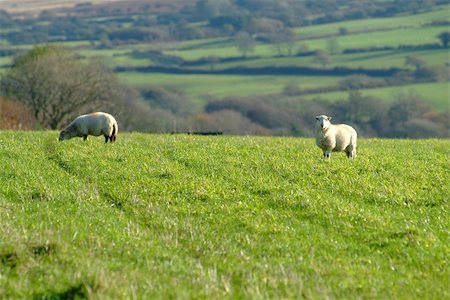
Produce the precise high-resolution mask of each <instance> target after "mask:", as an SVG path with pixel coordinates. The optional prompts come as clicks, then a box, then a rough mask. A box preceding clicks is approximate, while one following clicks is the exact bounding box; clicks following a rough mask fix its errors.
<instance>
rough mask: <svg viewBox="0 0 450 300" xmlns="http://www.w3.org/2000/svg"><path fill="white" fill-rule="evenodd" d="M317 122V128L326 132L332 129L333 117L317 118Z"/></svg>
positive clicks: (321, 116)
mask: <svg viewBox="0 0 450 300" xmlns="http://www.w3.org/2000/svg"><path fill="white" fill-rule="evenodd" d="M316 120H317V127H318V128H320V129H321V130H326V129H327V128H328V127H330V125H331V123H330V121H331V117H327V116H325V115H320V116H316Z"/></svg>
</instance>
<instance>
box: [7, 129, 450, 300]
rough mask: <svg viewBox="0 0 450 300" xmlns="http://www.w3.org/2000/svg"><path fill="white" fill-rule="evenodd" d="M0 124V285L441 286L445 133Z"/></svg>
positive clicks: (418, 294)
mask: <svg viewBox="0 0 450 300" xmlns="http://www.w3.org/2000/svg"><path fill="white" fill-rule="evenodd" d="M57 136H58V133H57V132H51V131H50V132H0V161H1V166H2V167H1V168H0V236H1V239H0V275H1V276H0V295H1V298H2V299H86V298H87V299H129V298H134V299H263V298H264V299H297V298H300V299H303V298H308V299H448V298H449V297H450V293H449V289H448V278H449V275H450V274H449V269H448V264H449V257H448V253H449V250H450V249H449V245H448V240H449V233H448V224H449V215H448V210H449V206H448V204H449V202H448V199H450V190H449V189H448V186H449V185H450V176H449V175H450V174H449V169H448V162H449V161H448V158H449V155H450V142H449V141H448V140H382V139H360V141H359V145H358V147H359V148H358V157H357V158H356V159H355V160H353V161H350V160H348V159H347V158H346V157H345V155H344V154H342V153H336V154H333V155H332V158H331V160H330V161H324V160H323V159H322V157H321V156H322V155H321V151H320V150H319V149H318V148H317V147H316V146H315V145H314V141H313V140H312V139H299V138H262V137H231V136H228V137H227V136H222V137H199V136H189V135H148V134H147V135H146V134H136V133H132V134H130V133H125V134H124V133H119V136H118V139H117V142H116V144H113V145H110V144H108V145H105V144H103V139H102V138H98V139H95V138H90V139H89V140H88V141H87V142H83V141H82V140H81V139H75V140H70V141H66V142H62V143H59V142H58V141H57Z"/></svg>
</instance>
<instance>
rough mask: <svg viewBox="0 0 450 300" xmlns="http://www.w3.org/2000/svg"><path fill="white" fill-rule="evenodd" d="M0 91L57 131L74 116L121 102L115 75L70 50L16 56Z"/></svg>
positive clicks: (49, 48)
mask: <svg viewBox="0 0 450 300" xmlns="http://www.w3.org/2000/svg"><path fill="white" fill-rule="evenodd" d="M0 91H1V93H2V94H5V95H6V96H8V98H10V99H13V100H16V101H19V102H22V103H23V104H25V105H26V106H27V107H28V108H29V109H30V111H31V112H32V113H33V115H34V117H35V118H36V120H37V121H38V122H39V123H40V124H41V125H42V126H44V127H47V128H50V129H57V128H59V127H60V126H61V125H63V123H64V122H67V120H68V119H71V118H72V117H73V116H74V115H77V114H80V113H83V112H88V111H92V110H98V109H100V108H104V107H108V106H111V103H115V102H122V99H121V98H123V92H122V90H121V85H120V84H119V82H118V80H117V78H116V77H115V75H114V74H113V73H112V72H111V71H109V70H107V69H106V68H105V67H103V66H102V65H101V64H100V63H98V62H93V61H89V62H87V61H82V60H80V59H79V58H77V57H76V56H75V55H74V54H73V53H71V52H70V51H69V50H67V49H64V48H60V47H54V46H37V47H34V48H33V49H32V50H30V51H29V52H27V53H25V54H24V55H22V56H20V57H17V58H16V59H15V61H14V64H13V67H12V68H11V69H10V70H9V71H8V72H6V73H5V75H4V76H3V77H2V79H1V81H0Z"/></svg>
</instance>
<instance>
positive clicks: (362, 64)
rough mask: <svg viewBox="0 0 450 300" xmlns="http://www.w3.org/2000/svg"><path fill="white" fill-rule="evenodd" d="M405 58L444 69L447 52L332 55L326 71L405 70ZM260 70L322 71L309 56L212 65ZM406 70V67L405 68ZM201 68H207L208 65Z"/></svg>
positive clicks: (373, 52) (406, 51) (264, 58)
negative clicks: (336, 68) (274, 68)
mask: <svg viewBox="0 0 450 300" xmlns="http://www.w3.org/2000/svg"><path fill="white" fill-rule="evenodd" d="M408 56H416V57H418V58H421V59H423V60H424V61H425V62H426V63H427V64H428V65H429V66H444V65H445V63H446V62H447V61H448V59H449V54H448V50H447V49H444V48H442V49H434V50H384V51H371V52H365V53H352V54H336V55H332V56H330V63H329V64H328V65H327V66H326V67H338V66H341V67H342V66H345V67H348V68H369V69H370V68H372V69H382V68H385V69H389V68H392V67H394V68H405V67H406V66H405V60H406V57H408ZM243 65H245V66H247V67H264V66H275V65H276V66H299V67H304V66H307V67H322V66H321V65H320V64H317V63H316V62H315V61H314V57H313V56H298V57H295V56H287V57H263V58H257V59H249V60H246V61H245V62H243V61H236V62H227V63H221V64H215V68H216V69H225V68H231V67H237V66H243ZM408 67H410V66H408ZM203 68H209V66H208V65H206V66H204V67H203Z"/></svg>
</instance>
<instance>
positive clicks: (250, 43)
mask: <svg viewBox="0 0 450 300" xmlns="http://www.w3.org/2000/svg"><path fill="white" fill-rule="evenodd" d="M235 43H236V47H237V48H238V50H239V52H241V53H242V55H243V56H244V57H247V53H249V52H254V51H255V45H256V42H255V40H254V39H253V38H252V37H251V36H250V35H249V34H248V33H247V32H245V31H242V32H239V33H238V34H237V35H236V37H235Z"/></svg>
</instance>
